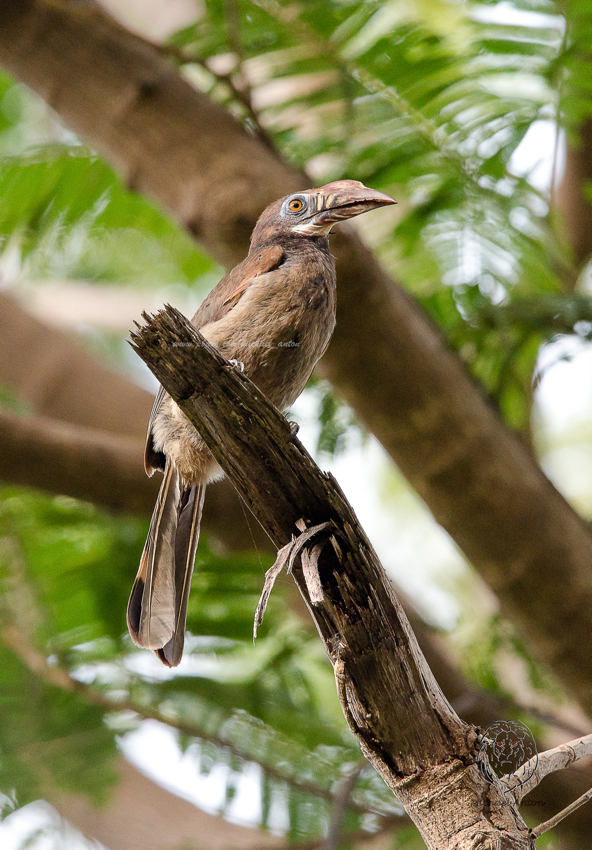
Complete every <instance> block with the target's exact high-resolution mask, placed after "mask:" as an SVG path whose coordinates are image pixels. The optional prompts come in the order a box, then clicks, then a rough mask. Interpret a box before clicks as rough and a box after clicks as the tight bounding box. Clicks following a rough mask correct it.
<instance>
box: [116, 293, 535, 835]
mask: <svg viewBox="0 0 592 850" xmlns="http://www.w3.org/2000/svg"><path fill="white" fill-rule="evenodd" d="M145 319H146V321H147V324H146V325H145V326H144V327H142V328H139V329H138V331H137V333H134V334H133V335H132V339H133V342H132V344H133V346H134V348H135V349H136V351H137V352H138V353H139V354H140V356H141V357H142V358H143V359H144V360H145V362H146V363H147V365H148V366H149V367H150V369H151V370H152V371H153V372H154V374H155V375H156V376H157V377H158V379H159V380H160V382H161V383H162V385H163V386H164V387H165V388H166V390H167V392H169V394H170V395H171V396H172V398H173V399H174V400H175V401H176V402H177V404H178V405H179V406H180V408H181V410H182V411H183V412H184V413H185V415H187V416H188V418H189V419H190V421H191V422H192V424H193V425H194V426H195V427H196V428H197V429H198V430H199V432H200V434H201V436H202V437H203V439H204V440H205V442H206V444H207V445H208V447H209V448H210V450H211V451H212V453H213V455H214V456H215V458H216V460H217V461H218V463H219V464H220V465H221V466H222V468H223V469H224V471H225V472H226V474H227V475H228V477H229V478H230V479H231V480H232V482H233V484H234V485H235V487H236V488H237V490H238V491H239V493H241V495H242V496H243V498H244V500H245V502H246V503H247V504H248V505H249V507H250V508H251V510H252V511H253V513H254V514H255V515H256V516H257V518H258V519H259V521H260V522H261V523H262V525H263V526H264V527H265V528H266V530H267V531H268V533H269V535H270V536H271V537H272V539H273V540H274V543H275V545H276V546H277V547H278V549H279V548H281V547H284V546H289V544H290V543H291V541H295V545H298V541H299V537H298V535H297V534H296V536H294V535H295V532H299V533H300V535H302V536H303V537H306V535H307V531H312V530H313V529H314V530H315V532H319V533H317V534H316V535H315V538H314V542H315V545H317V544H318V545H321V544H322V548H321V549H320V552H318V561H317V560H316V559H315V557H314V554H313V555H312V556H310V557H309V567H310V568H311V569H313V570H318V578H317V580H316V581H315V590H316V589H317V588H318V585H317V581H318V583H319V584H320V586H321V588H322V594H320V593H315V601H313V599H312V598H311V593H310V588H311V583H310V578H309V579H308V580H307V577H306V574H305V571H304V570H303V566H302V563H301V561H302V559H301V558H300V562H299V559H298V558H296V559H295V560H294V563H293V567H292V574H293V576H294V579H295V581H296V583H297V585H298V588H299V590H300V592H301V594H302V596H303V598H304V599H305V601H306V603H307V605H308V607H309V610H310V612H311V615H312V617H313V619H314V621H315V623H316V626H317V629H318V631H319V634H320V636H321V638H322V640H323V642H324V644H325V648H326V650H327V653H328V655H329V657H330V659H331V661H332V663H333V665H334V667H335V674H336V679H337V683H338V694H339V696H340V699H341V702H342V707H343V710H344V714H345V715H346V718H347V720H348V723H349V725H350V727H351V728H352V731H353V732H354V733H355V734H356V736H357V737H358V740H359V741H360V745H361V748H362V751H363V753H364V755H365V756H366V757H367V758H368V759H369V760H370V761H371V763H372V764H373V765H374V767H375V768H376V769H377V770H378V771H379V772H380V775H381V776H382V777H383V779H384V780H385V782H386V783H387V784H388V785H389V786H390V787H391V788H392V789H393V790H394V791H395V792H396V793H397V795H398V797H399V799H400V800H401V802H402V803H403V805H404V806H405V809H406V811H407V812H408V814H409V815H410V817H411V818H412V819H413V820H414V822H415V823H416V825H417V826H418V828H419V830H420V832H421V834H422V837H423V838H424V840H425V841H426V844H427V846H428V848H430V850H436V848H437V850H453V848H455V850H469V848H470V847H476V846H477V845H476V843H475V842H476V841H477V839H478V840H479V841H481V843H482V845H483V846H491V847H493V846H494V842H495V841H498V840H499V836H500V834H501V831H502V830H503V831H504V834H505V835H506V836H508V835H510V836H511V840H510V843H508V845H507V846H508V848H510V847H512V848H516V850H518V848H520V849H521V850H526V848H531V850H532V844H531V841H530V838H529V836H528V831H527V830H526V827H525V825H524V823H523V821H522V819H521V818H520V816H519V814H518V812H517V809H516V808H515V805H514V801H513V800H508V799H506V800H505V801H504V798H503V789H502V788H501V786H500V787H498V786H497V785H493V784H492V785H489V784H488V783H487V782H486V780H485V778H484V777H483V776H482V775H481V773H480V771H479V770H478V768H477V766H476V765H475V761H474V760H475V744H476V736H475V732H474V730H472V729H471V728H470V727H467V726H466V724H463V723H462V721H460V720H459V718H458V717H457V716H456V714H455V713H454V711H453V710H452V708H451V707H450V705H449V704H448V702H447V701H446V699H445V697H444V695H443V694H442V692H441V691H440V689H439V687H438V685H437V683H436V681H435V679H434V678H433V675H432V673H431V671H430V669H429V667H428V665H427V663H426V661H425V659H424V657H423V655H422V654H421V651H420V649H419V647H418V645H417V642H416V640H415V636H414V635H413V632H412V631H411V628H410V626H409V623H408V621H407V618H406V617H405V615H404V613H403V611H402V609H401V606H400V604H399V602H398V600H397V599H396V598H395V596H394V594H393V593H392V590H391V587H390V583H389V581H388V579H387V578H386V575H385V573H384V571H383V570H382V567H381V566H380V564H379V563H378V560H377V558H376V555H375V553H374V552H373V550H372V547H371V545H370V543H369V541H368V540H367V538H366V537H365V535H364V532H363V531H362V529H361V528H360V526H359V524H358V522H357V520H356V517H355V515H354V514H353V511H352V510H351V508H350V506H349V505H348V503H347V501H346V500H345V498H344V496H343V494H342V493H341V491H340V490H339V487H338V486H337V484H336V482H335V481H334V479H333V478H332V476H330V475H328V474H324V473H321V472H320V470H319V469H318V468H317V467H316V465H315V464H314V462H313V461H312V459H311V458H310V456H309V455H308V454H307V452H306V451H305V450H304V448H303V447H302V445H301V444H300V443H299V442H298V440H297V439H296V438H295V437H294V436H293V435H292V433H291V430H290V428H289V425H288V423H287V422H286V420H285V419H284V418H283V417H282V416H281V415H280V414H279V413H278V412H277V410H275V408H273V407H272V406H271V405H270V404H269V402H267V401H266V400H265V398H264V397H263V396H262V395H261V393H260V392H259V391H258V390H257V388H256V387H255V386H254V385H253V384H252V382H251V381H249V379H248V378H246V376H244V375H243V374H241V373H240V372H238V371H237V370H236V369H234V367H232V366H231V365H230V364H229V363H227V362H226V361H225V360H224V359H223V358H222V357H221V355H220V354H219V353H218V352H217V350H216V349H215V348H213V347H212V346H211V345H210V344H209V343H208V342H207V341H206V340H205V338H204V337H202V336H201V334H200V333H199V332H198V331H197V330H196V329H195V328H194V327H193V326H192V325H191V324H190V323H189V322H188V321H187V320H186V319H185V318H184V317H183V316H182V315H181V314H180V313H179V312H178V311H176V310H174V309H173V308H171V307H167V308H166V310H165V311H163V312H161V313H159V314H158V315H157V316H156V317H154V318H152V319H151V318H149V317H147V316H145ZM247 434H248V439H247V438H246V435H247ZM327 525H328V526H329V527H328V528H327ZM305 529H306V530H307V531H306V530H305ZM321 529H323V532H322V533H323V534H324V537H323V538H322V539H321V537H320V532H321ZM311 561H313V562H314V564H312V565H311V563H310V562H311ZM321 595H322V598H321ZM485 799H487V800H488V802H487V804H486V806H485V807H484V800H485ZM485 808H486V809H487V817H486V816H485V813H484V812H485Z"/></svg>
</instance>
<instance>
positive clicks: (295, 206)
mask: <svg viewBox="0 0 592 850" xmlns="http://www.w3.org/2000/svg"><path fill="white" fill-rule="evenodd" d="M303 207H304V203H303V202H302V201H301V200H300V198H292V200H291V201H290V203H289V204H288V209H289V210H290V212H293V213H297V212H300V210H301V209H302V208H303Z"/></svg>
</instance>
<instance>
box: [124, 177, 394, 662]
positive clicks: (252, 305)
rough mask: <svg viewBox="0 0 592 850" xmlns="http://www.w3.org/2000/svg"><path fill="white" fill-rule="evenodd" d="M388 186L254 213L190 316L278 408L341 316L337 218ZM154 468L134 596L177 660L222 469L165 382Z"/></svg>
mask: <svg viewBox="0 0 592 850" xmlns="http://www.w3.org/2000/svg"><path fill="white" fill-rule="evenodd" d="M392 203H394V201H393V200H392V199H391V198H389V197H388V196H387V195H383V194H382V193H380V192H374V191H373V190H371V189H367V188H366V187H364V186H363V185H362V184H361V183H358V182H357V181H355V180H340V181H337V182H335V183H329V184H328V185H326V186H323V187H321V188H320V189H309V190H308V191H306V192H300V193H297V194H295V195H289V196H288V197H287V198H282V199H280V200H279V201H276V202H275V203H273V204H271V206H269V207H268V208H267V209H266V210H265V212H264V213H263V214H262V215H261V218H260V219H259V221H258V222H257V225H256V227H255V230H254V231H253V235H252V237H251V247H250V250H249V254H248V256H247V257H246V259H245V260H243V262H242V263H240V264H239V265H238V266H236V268H234V269H233V270H232V271H231V272H230V273H229V274H227V275H226V277H224V278H223V279H222V280H221V281H220V283H218V285H217V286H216V287H214V289H213V290H212V292H210V294H209V295H208V296H207V298H206V299H205V300H204V302H203V303H202V305H201V306H200V308H199V310H198V311H197V313H196V314H195V316H194V317H193V319H192V320H191V321H192V323H193V324H194V325H195V327H197V328H199V329H200V331H201V333H202V334H203V335H204V336H205V337H206V338H207V339H208V340H209V341H210V342H211V343H212V344H213V345H215V346H216V348H218V350H219V351H220V352H221V354H223V355H224V357H226V358H227V359H229V360H235V361H238V362H239V363H240V364H241V368H244V371H245V373H246V374H247V375H248V376H249V377H250V378H251V380H253V381H254V382H255V384H256V385H257V386H258V387H259V389H260V390H262V391H263V393H264V394H265V395H266V396H267V398H268V399H269V400H270V401H271V402H273V404H275V405H276V406H277V407H279V408H280V409H281V410H283V409H285V408H287V407H289V406H290V405H291V404H293V403H294V401H295V400H296V399H297V398H298V396H299V395H300V393H301V392H302V390H303V389H304V387H305V385H306V382H307V381H308V379H309V377H310V375H311V373H312V370H313V369H314V366H315V364H316V362H317V361H318V359H319V358H320V357H321V355H322V354H323V352H324V350H325V348H326V347H327V345H328V343H329V340H330V338H331V333H332V332H333V327H334V325H335V264H334V262H333V258H332V256H331V253H330V251H329V239H328V236H329V232H330V230H331V228H332V227H333V225H334V224H336V223H337V222H339V221H342V220H344V219H347V218H351V217H353V216H355V215H359V214H360V213H363V212H367V211H368V210H371V209H375V208H376V207H379V206H385V205H387V204H392ZM145 463H146V471H147V472H148V474H149V475H152V473H153V472H154V470H155V469H159V470H161V471H162V472H163V473H164V479H163V483H162V486H161V489H160V493H159V496H158V499H157V502H156V506H155V508H154V513H153V516H152V522H151V524H150V530H149V533H148V539H147V541H146V545H145V547H144V552H143V553H142V559H141V561H140V568H139V571H138V575H137V577H136V581H135V584H134V587H133V589H132V593H131V596H130V601H129V605H128V626H129V630H130V634H131V636H132V638H133V640H134V641H135V642H136V643H137V644H138V645H139V646H143V647H146V648H149V649H153V650H154V651H155V652H156V654H157V655H158V657H159V658H160V659H161V661H163V663H165V664H167V665H168V666H176V665H177V664H178V663H179V661H180V660H181V656H182V654H183V641H184V632H185V619H186V614H187V599H188V595H189V585H190V582H191V574H192V571H193V562H194V560H195V551H196V548H197V541H198V538H199V525H200V519H201V510H202V506H203V498H204V490H205V486H206V484H208V483H209V482H211V481H214V480H215V479H216V478H220V477H221V476H222V474H223V473H222V470H221V469H220V467H219V466H218V464H217V463H216V461H215V460H214V458H213V457H212V455H211V454H210V452H209V450H208V448H207V447H206V445H205V444H204V442H203V441H202V439H201V437H200V436H199V434H198V433H197V431H196V430H195V428H194V427H193V426H192V425H191V424H190V422H189V421H188V420H187V419H186V417H185V416H184V414H183V413H182V412H181V411H180V409H179V408H178V407H177V405H176V404H175V402H174V401H173V400H172V399H171V398H170V396H169V395H167V393H165V392H164V390H163V389H162V388H161V390H160V391H159V393H158V395H157V397H156V400H155V402H154V406H153V408H152V414H151V416H150V422H149V425H148V438H147V441H146V459H145Z"/></svg>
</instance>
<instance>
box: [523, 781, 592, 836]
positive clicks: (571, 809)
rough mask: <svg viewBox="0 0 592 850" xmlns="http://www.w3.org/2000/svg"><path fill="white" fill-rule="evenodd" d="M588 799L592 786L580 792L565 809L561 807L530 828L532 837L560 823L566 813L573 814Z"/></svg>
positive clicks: (591, 798)
mask: <svg viewBox="0 0 592 850" xmlns="http://www.w3.org/2000/svg"><path fill="white" fill-rule="evenodd" d="M589 800H592V788H591V789H590V790H589V791H586V793H585V794H582V796H581V797H578V799H577V800H574V802H573V803H572V804H571V805H570V806H567V807H566V808H565V809H562V810H561V811H560V812H558V813H557V814H556V815H554V816H553V817H552V818H549V820H547V821H545V822H544V823H540V824H539V825H538V826H535V827H534V829H533V830H532V835H533V838H540V836H541V835H543V833H545V832H549V830H550V829H553V828H554V827H556V826H557V824H558V823H560V822H561V821H562V820H563V819H564V818H566V817H567V816H568V815H571V814H573V812H575V811H576V810H577V809H579V808H580V806H583V805H584V803H587V802H588V801H589Z"/></svg>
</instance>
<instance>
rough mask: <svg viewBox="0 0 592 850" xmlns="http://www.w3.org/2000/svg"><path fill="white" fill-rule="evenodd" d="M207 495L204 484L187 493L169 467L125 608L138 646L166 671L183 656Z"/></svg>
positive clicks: (188, 489)
mask: <svg viewBox="0 0 592 850" xmlns="http://www.w3.org/2000/svg"><path fill="white" fill-rule="evenodd" d="M204 494H205V484H193V485H191V486H189V487H185V486H184V484H183V482H182V481H181V479H180V477H179V474H178V473H177V472H176V471H175V469H174V468H173V465H172V464H171V463H170V461H167V463H166V467H165V471H164V479H163V482H162V485H161V488H160V492H159V494H158V499H157V500H156V505H155V506H154V513H153V514H152V520H151V522H150V530H149V531H148V538H147V540H146V545H145V546H144V551H143V552H142V558H141V560H140V568H139V570H138V574H137V576H136V580H135V582H134V586H133V588H132V592H131V595H130V599H129V603H128V606H127V624H128V628H129V632H130V635H131V636H132V640H133V641H134V643H136V644H137V645H138V646H142V647H145V648H146V649H153V650H154V651H155V652H156V654H157V655H158V657H159V658H160V660H161V661H162V662H163V663H164V664H166V665H167V666H168V667H176V666H177V664H178V663H179V662H180V660H181V656H182V655H183V643H184V640H185V620H186V618H187V600H188V598H189V587H190V585H191V576H192V573H193V564H194V561H195V551H196V549H197V542H198V540H199V528H200V524H201V513H202V508H203V500H204Z"/></svg>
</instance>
